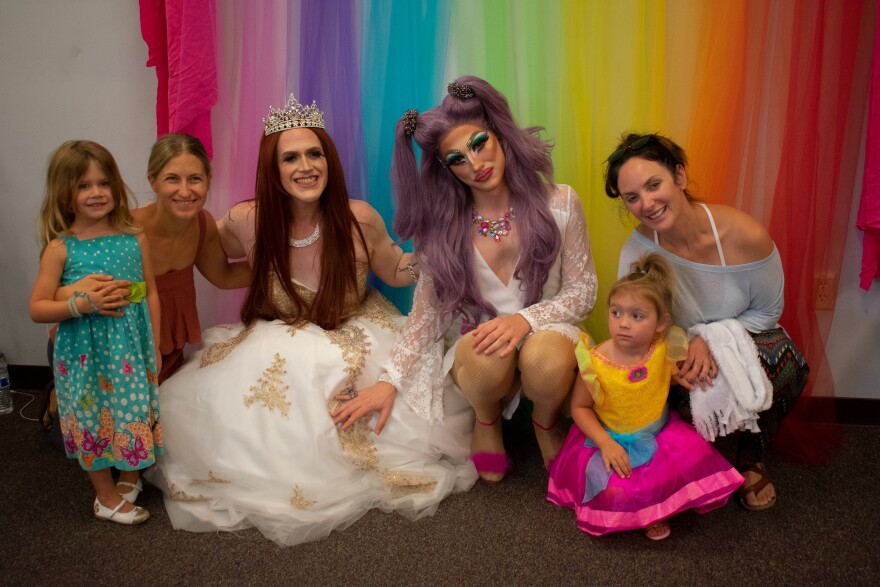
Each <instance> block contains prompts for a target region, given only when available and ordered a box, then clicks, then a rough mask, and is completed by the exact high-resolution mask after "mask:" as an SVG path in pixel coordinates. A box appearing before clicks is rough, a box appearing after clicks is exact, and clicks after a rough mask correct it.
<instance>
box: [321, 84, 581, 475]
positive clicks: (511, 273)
mask: <svg viewBox="0 0 880 587" xmlns="http://www.w3.org/2000/svg"><path fill="white" fill-rule="evenodd" d="M448 91H449V94H448V95H447V96H446V97H445V98H444V99H443V102H442V103H441V104H440V105H439V106H437V107H436V108H432V109H431V110H428V111H426V112H423V113H421V114H419V113H417V112H416V111H415V110H409V111H407V113H406V114H405V115H404V116H403V117H402V118H401V120H400V121H399V122H398V124H397V136H396V143H395V148H394V155H393V160H392V169H391V177H392V182H393V185H394V190H395V193H396V195H397V198H398V212H397V216H396V218H395V223H394V229H395V231H396V232H397V233H398V234H399V235H400V237H401V238H404V239H412V240H413V242H414V243H415V249H416V250H415V253H416V259H417V263H418V268H419V270H420V272H421V277H420V278H419V281H418V284H417V286H416V291H415V298H414V300H413V307H412V312H411V313H410V315H409V319H408V321H407V325H406V327H405V329H404V332H403V335H402V337H401V339H400V341H399V342H398V344H397V345H396V346H395V348H394V350H393V351H392V355H391V358H390V359H389V360H388V361H387V362H386V364H385V373H384V374H383V375H382V376H381V377H380V380H379V382H378V383H377V384H376V385H374V386H372V387H370V388H367V389H362V390H360V393H359V395H358V397H356V398H354V399H352V400H350V401H348V402H346V404H345V405H344V406H343V407H341V408H340V409H338V410H337V411H336V413H335V414H334V416H335V419H336V421H337V422H340V423H342V424H343V426H348V425H351V424H352V423H353V422H354V421H356V420H358V419H359V418H360V417H362V416H364V415H366V414H368V413H369V412H372V411H378V412H379V413H380V418H379V421H380V422H381V421H382V419H383V415H384V414H388V413H390V411H391V407H392V405H396V404H395V403H394V399H395V396H396V395H397V394H398V393H399V394H400V395H401V396H402V397H403V398H404V399H405V401H406V403H407V404H408V405H410V406H412V407H413V409H415V410H416V411H417V412H418V413H419V414H420V415H422V416H423V417H424V418H426V419H428V420H429V421H432V420H437V419H441V418H442V415H443V397H444V390H445V389H446V388H447V387H458V388H460V390H461V391H462V392H463V393H464V395H465V397H466V398H467V399H468V401H469V402H470V404H471V406H472V407H473V409H474V412H475V414H476V423H475V424H474V434H473V438H472V441H471V459H472V460H473V462H474V465H475V467H476V469H477V471H478V473H479V474H480V476H481V477H482V478H483V479H484V480H485V481H488V482H497V481H499V480H500V479H501V478H503V476H504V475H505V473H506V472H507V469H508V459H507V456H506V454H505V451H504V443H503V439H502V434H501V417H502V415H503V416H505V417H508V418H509V417H510V415H511V414H512V413H513V411H514V410H515V409H516V407H517V405H518V404H519V400H520V395H521V394H525V396H526V397H528V398H529V399H530V400H531V401H532V404H533V411H532V422H533V424H534V429H535V434H536V437H537V440H538V445H539V447H540V449H541V454H542V456H543V459H544V464H545V465H546V464H547V463H548V462H549V461H550V460H552V459H553V458H554V457H555V456H556V454H557V453H558V451H559V448H560V447H561V445H562V440H563V436H564V431H563V430H562V429H561V426H560V422H559V420H560V418H559V415H560V409H561V408H562V406H563V403H564V402H565V400H566V398H567V396H568V393H569V390H570V389H571V385H572V382H573V380H574V376H575V355H574V347H575V344H576V342H577V340H578V336H579V334H580V328H579V324H580V322H581V321H583V320H584V319H585V318H586V317H587V314H588V313H589V312H590V310H591V309H592V308H593V303H594V302H595V299H596V274H595V270H594V267H593V259H592V256H591V254H590V245H589V240H588V238H587V233H586V225H585V221H584V215H583V210H582V208H581V204H580V201H579V200H578V196H577V194H576V193H575V192H574V190H572V189H571V187H569V186H566V185H556V184H554V183H553V165H552V162H551V159H550V149H551V147H550V145H549V144H548V143H547V142H545V141H543V140H542V139H540V138H539V137H538V134H537V133H538V131H540V130H541V129H540V128H520V127H519V126H517V125H516V123H515V122H514V120H513V115H512V113H511V111H510V107H509V106H508V104H507V100H506V99H505V98H504V96H503V95H501V94H500V93H499V92H498V91H497V90H496V89H495V88H493V87H492V86H491V85H489V84H488V83H487V82H485V81H484V80H482V79H479V78H476V77H472V76H464V77H461V78H459V79H458V80H456V81H455V82H453V83H451V84H449V88H448ZM413 141H414V142H415V144H416V145H417V146H418V147H419V148H420V149H421V152H422V156H421V166H420V167H419V165H418V164H417V162H416V157H415V154H414V150H413ZM425 389H430V390H431V393H425V392H424V390H425ZM395 409H396V408H395Z"/></svg>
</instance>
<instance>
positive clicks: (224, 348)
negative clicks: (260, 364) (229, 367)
mask: <svg viewBox="0 0 880 587" xmlns="http://www.w3.org/2000/svg"><path fill="white" fill-rule="evenodd" d="M253 329H254V325H253V324H251V325H250V326H246V327H245V328H244V329H243V330H242V331H241V332H239V333H238V334H236V335H235V336H233V337H232V338H230V339H229V340H225V341H223V342H215V343H214V344H210V345H208V347H207V348H206V349H205V352H203V353H202V358H201V360H200V361H199V369H204V368H205V367H208V366H210V365H213V364H214V363H217V362H219V361H222V360H223V359H225V358H226V357H227V356H229V353H231V352H232V351H234V350H235V347H237V346H238V345H240V344H241V343H242V342H244V339H246V338H247V337H248V335H249V334H250V333H251V332H252V331H253Z"/></svg>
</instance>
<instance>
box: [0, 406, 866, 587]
mask: <svg viewBox="0 0 880 587" xmlns="http://www.w3.org/2000/svg"><path fill="white" fill-rule="evenodd" d="M15 401H16V406H17V409H16V412H15V414H14V415H8V416H0V463H2V467H0V584H3V585H50V584H52V585H89V586H102V585H141V584H155V585H184V584H187V585H485V584H488V585H495V584H505V585H737V586H750V585H768V584H775V585H880V546H878V544H880V540H878V533H880V466H878V464H880V462H878V453H880V427H857V426H848V427H846V426H845V427H843V434H844V447H843V450H842V452H841V453H840V454H839V455H838V456H836V457H835V458H834V459H833V460H832V461H831V462H829V463H827V464H825V465H823V466H821V467H807V466H802V465H798V464H795V463H791V462H787V461H784V460H781V459H774V458H771V459H770V460H769V461H768V464H769V466H770V470H771V471H772V473H773V475H774V478H775V482H776V485H777V488H778V491H779V501H778V503H777V505H776V507H774V508H773V509H771V510H768V511H766V512H761V513H750V512H746V511H745V510H743V509H742V508H741V507H739V506H738V505H736V504H734V503H733V501H731V503H729V504H728V505H727V506H726V507H725V508H723V509H721V510H717V511H715V512H711V513H709V514H707V515H703V516H701V515H697V514H695V513H693V512H687V513H684V514H682V515H679V516H676V517H675V518H673V519H672V522H671V523H672V536H671V537H670V538H669V539H668V540H666V541H664V542H659V543H654V542H651V541H649V540H647V539H646V538H645V537H644V535H642V534H641V533H637V532H628V533H618V534H612V535H608V536H604V537H601V538H595V537H592V536H589V535H586V534H584V533H582V532H580V531H579V530H578V529H577V528H576V526H575V523H574V518H573V514H572V512H571V511H569V510H565V509H561V508H558V507H555V506H553V505H552V504H550V503H549V502H547V501H546V500H545V491H546V473H545V472H544V471H543V468H542V467H541V464H540V455H539V453H538V450H537V446H536V445H535V442H534V439H533V438H528V437H527V435H524V434H522V433H521V431H522V429H523V428H522V427H520V428H518V429H514V427H513V426H511V427H510V428H508V429H506V430H505V435H506V437H507V439H508V449H509V452H510V455H511V458H512V460H513V463H514V465H513V469H512V470H511V472H510V474H509V475H508V477H507V478H506V479H505V480H504V481H503V482H502V483H500V484H499V485H496V486H489V485H486V484H482V483H479V484H477V485H476V486H475V487H474V488H473V489H472V490H471V491H469V492H467V493H464V494H459V495H455V496H452V497H450V498H448V499H447V500H445V501H444V502H443V503H442V504H440V508H439V510H438V511H437V513H436V514H435V515H434V516H432V517H429V518H425V519H422V520H419V521H415V522H413V521H409V520H407V519H405V518H403V517H401V516H399V515H396V514H385V513H382V512H378V511H371V512H369V513H367V514H366V515H365V516H364V517H363V518H361V519H360V520H359V521H357V522H356V523H354V524H353V525H352V526H350V527H349V528H347V529H345V530H343V531H340V532H334V533H333V534H331V536H330V537H329V538H327V539H324V540H320V541H317V542H312V543H307V544H303V545H299V546H295V547H289V548H282V547H279V546H277V545H275V544H274V543H272V542H270V541H268V540H266V539H265V538H263V536H262V535H261V534H259V532H257V531H255V530H248V531H243V532H239V533H234V534H233V533H206V534H193V533H187V532H180V531H175V530H174V529H173V528H172V527H171V524H170V522H169V520H168V517H167V515H166V514H165V511H164V508H163V505H162V496H161V494H160V493H159V492H158V491H157V490H156V489H155V488H153V487H147V489H146V490H145V492H144V494H143V495H142V497H141V499H140V500H139V502H138V503H139V504H140V505H143V506H145V507H147V508H148V509H149V510H150V511H151V513H152V514H153V516H152V519H150V520H149V521H148V522H147V523H146V524H144V525H142V526H139V527H136V528H128V527H121V526H117V525H114V524H109V523H106V522H98V521H95V520H94V519H93V518H92V517H91V502H92V499H93V494H92V493H91V489H90V486H89V483H88V480H87V478H86V476H85V475H84V474H83V473H82V471H81V470H80V468H79V466H78V465H77V464H76V463H75V462H73V461H68V460H67V459H66V458H65V457H64V456H63V455H62V454H60V453H59V452H58V451H57V450H56V449H54V448H52V447H51V446H50V445H49V444H48V443H47V440H46V434H45V432H44V431H43V430H42V429H41V428H40V427H39V426H38V425H37V424H36V423H34V422H30V421H27V420H25V419H24V418H22V417H21V415H20V413H19V408H21V407H22V406H23V404H24V403H25V400H24V398H23V396H16V398H15ZM35 405H36V404H33V405H31V406H28V407H26V408H25V409H24V414H25V415H26V416H36V407H35ZM524 437H525V438H524Z"/></svg>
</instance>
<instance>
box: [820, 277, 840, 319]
mask: <svg viewBox="0 0 880 587" xmlns="http://www.w3.org/2000/svg"><path fill="white" fill-rule="evenodd" d="M836 303H837V274H836V273H822V274H819V275H817V276H816V309H817V310H833V309H834V306H835V304H836Z"/></svg>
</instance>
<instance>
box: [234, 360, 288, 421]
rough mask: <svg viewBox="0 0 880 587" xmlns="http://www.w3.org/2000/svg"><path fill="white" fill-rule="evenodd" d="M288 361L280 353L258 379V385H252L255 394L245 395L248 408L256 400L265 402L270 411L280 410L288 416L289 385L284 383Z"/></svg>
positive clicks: (283, 414) (245, 403)
mask: <svg viewBox="0 0 880 587" xmlns="http://www.w3.org/2000/svg"><path fill="white" fill-rule="evenodd" d="M286 362H287V361H286V360H285V359H283V358H282V357H281V355H279V354H278V353H275V359H274V360H273V361H272V364H271V365H270V366H269V367H267V368H266V369H265V370H264V371H263V375H262V376H260V378H259V379H258V380H257V384H256V385H251V391H252V392H253V395H246V396H244V405H245V406H247V407H248V408H249V407H251V404H253V403H254V402H257V401H259V402H263V404H264V405H265V406H266V407H267V408H269V411H270V412H273V411H275V410H278V411H279V412H281V415H282V416H284V417H285V418H286V417H287V413H288V410H289V409H290V402H289V401H287V390H288V386H287V384H286V383H284V375H285V374H287V370H286V369H285V368H284V363H286Z"/></svg>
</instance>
